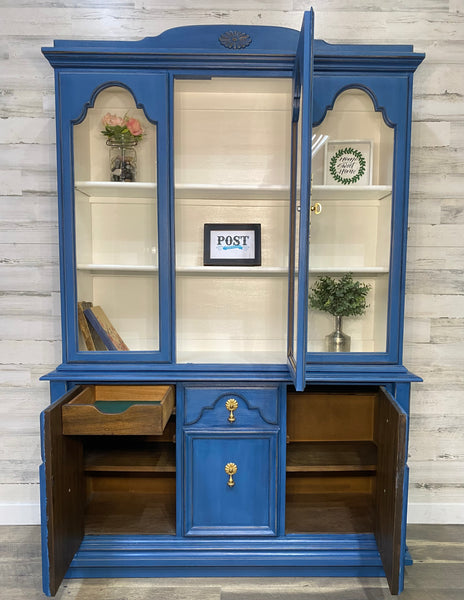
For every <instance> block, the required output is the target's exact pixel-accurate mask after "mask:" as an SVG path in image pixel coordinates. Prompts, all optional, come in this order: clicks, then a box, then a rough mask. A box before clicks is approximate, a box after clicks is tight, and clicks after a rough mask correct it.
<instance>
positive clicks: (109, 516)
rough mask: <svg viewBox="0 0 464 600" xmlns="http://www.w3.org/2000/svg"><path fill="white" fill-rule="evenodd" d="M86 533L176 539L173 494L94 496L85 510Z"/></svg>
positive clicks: (110, 492) (132, 493) (95, 494)
mask: <svg viewBox="0 0 464 600" xmlns="http://www.w3.org/2000/svg"><path fill="white" fill-rule="evenodd" d="M85 533H86V535H105V534H106V535H111V534H121V535H123V534H128V535H130V534H141V533H143V534H152V535H175V534H176V497H175V494H173V495H171V494H156V493H151V494H149V493H140V492H133V491H131V492H130V493H127V492H115V491H108V492H96V493H93V494H92V495H91V497H90V498H89V502H88V505H87V509H86V515H85Z"/></svg>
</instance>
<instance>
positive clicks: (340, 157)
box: [324, 140, 373, 187]
mask: <svg viewBox="0 0 464 600" xmlns="http://www.w3.org/2000/svg"><path fill="white" fill-rule="evenodd" d="M372 145H373V144H372V141H371V140H330V141H329V142H327V144H326V145H325V160H324V185H340V186H346V187H352V186H366V185H372Z"/></svg>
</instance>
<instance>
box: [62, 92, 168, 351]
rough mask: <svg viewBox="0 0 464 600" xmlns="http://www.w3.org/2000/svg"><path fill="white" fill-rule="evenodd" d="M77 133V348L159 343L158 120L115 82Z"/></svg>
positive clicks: (132, 347) (153, 347) (134, 347)
mask: <svg viewBox="0 0 464 600" xmlns="http://www.w3.org/2000/svg"><path fill="white" fill-rule="evenodd" d="M103 131H105V132H106V135H105V134H103V133H102V132H103ZM142 132H143V133H142ZM141 133H142V135H141ZM73 137H74V179H75V181H74V183H75V196H74V198H75V228H76V243H75V250H76V281H77V301H78V306H77V307H76V309H77V319H78V338H79V339H78V341H77V344H78V348H79V350H81V351H82V350H83V351H88V350H117V351H120V350H152V351H153V350H158V349H159V315H158V313H159V285H158V255H159V253H158V231H157V230H158V225H157V212H158V210H157V206H158V201H157V186H156V126H155V125H153V124H152V123H150V122H149V121H148V120H147V118H146V117H145V115H144V112H143V111H142V110H141V109H137V108H136V107H135V102H134V98H133V96H132V95H131V94H130V92H128V91H127V90H126V89H124V88H122V87H116V86H114V87H110V88H106V89H105V90H103V91H102V92H101V93H100V94H99V95H98V97H97V99H96V101H95V105H94V107H92V108H90V109H89V110H88V111H87V114H86V117H85V119H84V120H83V121H82V122H81V123H79V124H78V125H75V126H74V130H73Z"/></svg>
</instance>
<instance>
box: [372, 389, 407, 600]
mask: <svg viewBox="0 0 464 600" xmlns="http://www.w3.org/2000/svg"><path fill="white" fill-rule="evenodd" d="M377 411H378V414H377V415H376V416H377V418H376V430H375V438H376V439H375V441H376V444H377V485H376V498H375V537H376V540H377V546H378V549H379V552H380V556H381V558H382V563H383V567H384V571H385V575H386V577H387V581H388V585H389V587H390V592H391V593H392V594H399V593H400V592H401V591H402V589H403V579H404V552H405V529H406V523H405V522H404V521H405V519H404V520H403V496H404V482H405V469H406V437H407V416H406V413H405V412H404V411H403V409H402V408H401V407H400V406H399V405H398V404H397V403H396V401H395V400H394V399H393V398H392V397H391V396H390V395H389V394H388V393H387V392H386V391H384V390H382V391H380V393H379V402H378V405H377Z"/></svg>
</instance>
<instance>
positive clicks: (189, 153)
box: [174, 77, 291, 365]
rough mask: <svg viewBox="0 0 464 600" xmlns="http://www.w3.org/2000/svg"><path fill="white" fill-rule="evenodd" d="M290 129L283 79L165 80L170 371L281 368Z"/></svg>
mask: <svg viewBox="0 0 464 600" xmlns="http://www.w3.org/2000/svg"><path fill="white" fill-rule="evenodd" d="M290 129H291V80H290V78H269V77H263V78H259V79H258V78H252V77H246V78H245V77H213V78H211V79H192V80H188V79H176V80H175V81H174V173H175V188H174V192H175V232H176V244H175V245H176V334H177V340H176V353H177V357H176V358H177V362H178V363H197V364H198V363H212V364H218V363H230V364H253V363H254V364H280V365H282V364H285V357H286V329H287V322H286V320H287V264H288V190H289V150H290ZM251 238H253V239H251Z"/></svg>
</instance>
